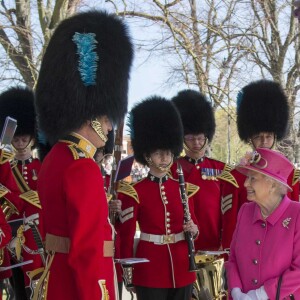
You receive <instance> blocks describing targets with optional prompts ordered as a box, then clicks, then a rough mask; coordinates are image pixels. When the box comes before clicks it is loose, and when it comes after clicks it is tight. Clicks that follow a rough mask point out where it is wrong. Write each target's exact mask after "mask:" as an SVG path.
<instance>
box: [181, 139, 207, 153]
mask: <svg viewBox="0 0 300 300" xmlns="http://www.w3.org/2000/svg"><path fill="white" fill-rule="evenodd" d="M207 144H208V138H205V143H204V144H203V146H202V147H201V149H199V150H197V151H193V150H192V149H190V148H189V147H188V145H187V144H186V143H185V142H183V148H184V150H185V151H190V152H193V153H199V152H201V151H202V150H203V149H204V147H206V146H207Z"/></svg>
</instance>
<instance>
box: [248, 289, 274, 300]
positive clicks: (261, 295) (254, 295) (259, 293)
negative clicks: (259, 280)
mask: <svg viewBox="0 0 300 300" xmlns="http://www.w3.org/2000/svg"><path fill="white" fill-rule="evenodd" d="M247 295H248V296H249V297H250V298H251V299H252V300H268V299H269V297H268V295H267V293H266V291H265V288H264V286H261V287H260V288H259V289H257V290H251V291H249V292H248V293H247Z"/></svg>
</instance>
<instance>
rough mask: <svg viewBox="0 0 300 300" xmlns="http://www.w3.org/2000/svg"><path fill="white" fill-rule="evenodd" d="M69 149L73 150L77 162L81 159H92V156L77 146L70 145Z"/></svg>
mask: <svg viewBox="0 0 300 300" xmlns="http://www.w3.org/2000/svg"><path fill="white" fill-rule="evenodd" d="M68 148H69V149H70V150H71V152H72V155H73V158H74V160H77V159H80V158H90V156H89V154H88V153H87V152H85V151H83V150H82V149H80V148H78V147H77V146H76V145H75V144H71V145H68Z"/></svg>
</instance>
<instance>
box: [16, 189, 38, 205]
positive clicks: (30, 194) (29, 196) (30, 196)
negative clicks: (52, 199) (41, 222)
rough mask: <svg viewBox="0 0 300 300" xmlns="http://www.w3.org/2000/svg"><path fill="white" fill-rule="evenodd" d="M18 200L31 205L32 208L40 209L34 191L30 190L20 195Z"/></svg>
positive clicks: (36, 194)
mask: <svg viewBox="0 0 300 300" xmlns="http://www.w3.org/2000/svg"><path fill="white" fill-rule="evenodd" d="M20 198H21V199H23V200H25V201H27V202H28V203H30V204H32V205H33V206H35V207H37V208H39V209H42V205H41V202H40V199H39V195H38V193H37V192H36V191H33V190H30V191H27V192H25V193H23V194H21V195H20Z"/></svg>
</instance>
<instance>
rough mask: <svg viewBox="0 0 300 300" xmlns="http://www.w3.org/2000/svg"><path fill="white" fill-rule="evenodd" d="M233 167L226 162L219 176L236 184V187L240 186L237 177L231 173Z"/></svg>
mask: <svg viewBox="0 0 300 300" xmlns="http://www.w3.org/2000/svg"><path fill="white" fill-rule="evenodd" d="M232 169H233V168H232V167H231V166H230V165H227V164H225V167H224V169H223V171H222V173H221V174H220V175H218V176H217V178H218V179H221V180H224V181H227V182H229V183H231V184H232V185H234V186H235V187H236V188H239V185H238V183H237V181H236V179H235V178H234V176H233V175H232V174H231V170H232Z"/></svg>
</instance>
